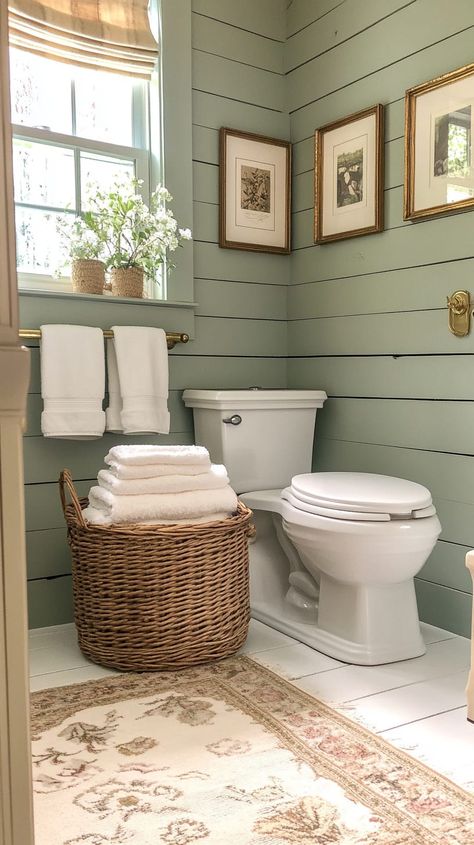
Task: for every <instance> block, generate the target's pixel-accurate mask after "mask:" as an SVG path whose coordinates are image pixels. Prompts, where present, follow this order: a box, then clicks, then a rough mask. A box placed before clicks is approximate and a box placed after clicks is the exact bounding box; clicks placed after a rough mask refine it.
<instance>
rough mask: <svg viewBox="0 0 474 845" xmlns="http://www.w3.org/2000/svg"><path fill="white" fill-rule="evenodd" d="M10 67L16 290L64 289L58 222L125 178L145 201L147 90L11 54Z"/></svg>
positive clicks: (144, 84)
mask: <svg viewBox="0 0 474 845" xmlns="http://www.w3.org/2000/svg"><path fill="white" fill-rule="evenodd" d="M10 63H11V101H12V123H13V136H14V140H13V161H14V184H15V207H16V229H17V265H18V273H19V278H20V284H22V286H27V287H39V288H47V289H59V288H62V289H65V288H66V289H67V287H68V284H67V282H66V280H65V279H62V280H58V278H55V274H57V271H58V268H59V267H60V266H61V261H62V260H63V258H64V257H63V256H62V255H61V250H60V240H59V236H58V233H57V230H56V222H57V218H58V216H60V215H64V214H71V215H76V214H79V213H80V212H81V211H83V210H85V209H86V208H87V200H88V191H89V190H90V189H91V186H93V185H94V184H96V185H99V186H100V188H101V189H105V190H107V189H108V188H109V187H111V186H112V185H113V184H114V182H116V181H121V180H122V179H127V178H129V177H130V176H136V177H137V178H138V179H141V180H143V192H144V196H145V201H146V200H147V196H148V191H149V186H150V175H149V164H150V151H149V143H148V139H149V134H150V133H149V120H148V116H149V83H148V82H146V81H144V80H136V79H131V78H129V77H127V76H123V75H119V74H114V73H107V72H102V71H99V70H89V69H86V68H79V67H75V66H74V65H70V64H65V63H63V62H56V61H54V60H51V59H47V58H43V57H41V56H36V55H34V54H33V53H28V52H25V51H23V50H17V49H13V48H12V49H11V50H10ZM63 273H65V274H67V268H66V269H63ZM154 295H155V296H157V295H159V294H157V292H154Z"/></svg>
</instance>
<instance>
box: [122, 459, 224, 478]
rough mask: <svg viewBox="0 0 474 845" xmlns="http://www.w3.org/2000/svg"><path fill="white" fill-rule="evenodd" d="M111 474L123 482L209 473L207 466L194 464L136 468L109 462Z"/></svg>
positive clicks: (152, 465) (154, 465)
mask: <svg viewBox="0 0 474 845" xmlns="http://www.w3.org/2000/svg"><path fill="white" fill-rule="evenodd" d="M108 466H109V472H111V473H112V475H113V476H115V478H120V479H123V480H129V479H139V478H160V477H161V476H163V475H186V476H189V475H193V476H194V475H204V474H205V473H207V472H209V466H210V462H209V466H207V465H201V464H197V465H195V466H194V465H193V464H149V465H148V466H146V465H145V464H142V465H141V466H140V465H137V466H134V465H133V464H130V465H128V464H120V463H117V462H116V461H112V460H109V461H108Z"/></svg>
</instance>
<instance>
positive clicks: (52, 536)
mask: <svg viewBox="0 0 474 845" xmlns="http://www.w3.org/2000/svg"><path fill="white" fill-rule="evenodd" d="M26 560H27V572H28V579H29V580H30V579H33V578H50V577H52V576H57V575H66V574H69V573H70V571H71V550H70V548H69V545H68V542H67V532H66V527H63V528H54V529H50V530H42V531H29V532H27V534H26Z"/></svg>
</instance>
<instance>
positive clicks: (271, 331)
mask: <svg viewBox="0 0 474 845" xmlns="http://www.w3.org/2000/svg"><path fill="white" fill-rule="evenodd" d="M286 334H287V324H286V321H281V320H279V321H277V320H252V321H248V320H241V319H239V318H235V319H229V318H215V317H196V340H193V341H190V343H189V344H188V346H190V347H191V349H192V352H193V354H195V355H237V356H239V355H242V352H245V353H246V354H248V355H252V356H255V355H262V356H263V357H267V356H270V355H271V356H276V357H285V356H286V351H287V343H286ZM183 348H184V347H183ZM178 355H179V353H178Z"/></svg>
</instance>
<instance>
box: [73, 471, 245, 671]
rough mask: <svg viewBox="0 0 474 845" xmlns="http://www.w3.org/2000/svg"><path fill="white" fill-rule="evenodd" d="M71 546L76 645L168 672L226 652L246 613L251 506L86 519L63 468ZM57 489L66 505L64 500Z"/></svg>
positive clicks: (96, 655)
mask: <svg viewBox="0 0 474 845" xmlns="http://www.w3.org/2000/svg"><path fill="white" fill-rule="evenodd" d="M59 486H60V494H61V502H62V506H63V511H64V516H65V519H66V522H67V526H68V542H69V545H70V546H71V551H72V578H73V591H74V614H75V622H76V627H77V631H78V642H79V646H80V649H81V651H82V652H83V653H84V654H85V655H86V657H89V658H90V659H91V660H93V661H95V662H96V663H100V664H102V665H103V666H111V667H114V668H116V669H130V670H134V671H151V670H157V669H176V668H179V667H184V666H192V665H194V664H197V663H205V662H207V661H209V660H215V659H217V658H221V657H227V656H228V655H230V654H233V653H234V652H236V651H237V649H238V648H240V646H241V645H242V644H243V643H244V642H245V639H246V637H247V632H248V624H249V618H250V605H249V579H248V537H249V536H250V535H251V533H252V529H253V526H251V523H250V520H251V517H252V511H250V510H249V509H248V508H246V507H245V506H244V505H243V504H242V503H241V502H239V505H238V511H237V514H236V515H235V516H232V517H229V518H228V519H225V520H222V521H219V522H209V523H205V524H197V525H189V526H187V525H186V526H178V525H166V526H164V525H163V526H150V525H126V526H119V525H114V526H99V525H89V524H87V523H86V522H85V520H84V517H83V515H82V509H83V508H84V507H86V506H87V499H81V500H79V499H78V497H77V494H76V491H75V488H74V484H73V481H72V478H71V475H70V473H69V471H68V470H64V471H63V472H62V473H61V476H60V479H59ZM66 490H67V492H68V493H69V496H70V498H71V504H66Z"/></svg>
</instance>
